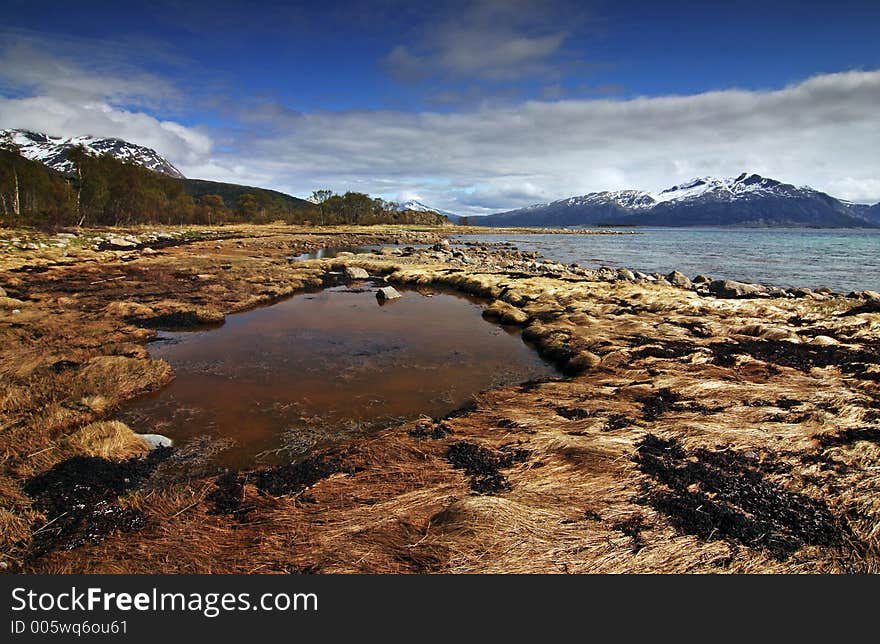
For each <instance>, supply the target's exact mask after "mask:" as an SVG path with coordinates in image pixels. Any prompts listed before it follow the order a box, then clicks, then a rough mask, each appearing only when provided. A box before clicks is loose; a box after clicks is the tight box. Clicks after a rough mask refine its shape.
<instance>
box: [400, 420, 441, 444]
mask: <svg viewBox="0 0 880 644" xmlns="http://www.w3.org/2000/svg"><path fill="white" fill-rule="evenodd" d="M451 433H452V428H451V427H450V426H449V423H446V422H443V421H441V422H439V423H435V422H421V423H419V424H418V425H416V426H415V427H414V428H413V429H411V430H409V431H408V432H407V434H409V435H410V436H412V437H413V438H433V439H436V440H439V439H441V438H446V437H447V436H449V435H450V434H451Z"/></svg>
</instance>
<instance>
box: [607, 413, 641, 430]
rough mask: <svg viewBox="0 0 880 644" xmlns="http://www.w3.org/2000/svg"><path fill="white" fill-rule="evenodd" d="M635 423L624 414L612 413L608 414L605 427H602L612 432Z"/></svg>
mask: <svg viewBox="0 0 880 644" xmlns="http://www.w3.org/2000/svg"><path fill="white" fill-rule="evenodd" d="M632 424H633V421H631V420H630V419H629V418H627V417H626V416H624V415H623V414H611V415H610V416H608V420H607V421H606V423H605V427H604V428H603V429H602V431H603V432H611V431H614V430H615V429H623V428H624V427H629V426H631V425H632Z"/></svg>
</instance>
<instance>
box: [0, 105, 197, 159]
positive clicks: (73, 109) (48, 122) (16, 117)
mask: <svg viewBox="0 0 880 644" xmlns="http://www.w3.org/2000/svg"><path fill="white" fill-rule="evenodd" d="M0 127H3V128H6V127H14V128H20V129H26V130H35V131H37V132H46V133H47V134H52V135H56V136H76V135H80V134H91V135H94V136H107V137H117V138H120V139H125V140H127V141H131V142H133V143H138V144H140V145H145V146H147V147H150V148H153V149H154V150H156V151H158V152H159V153H160V154H162V155H163V156H165V157H167V158H168V159H169V160H170V161H171V162H172V163H174V164H175V165H177V164H180V165H179V167H181V168H186V167H187V166H189V165H194V164H199V163H201V162H203V160H204V159H206V158H208V157H209V155H210V152H211V148H212V142H211V139H210V137H209V136H207V135H206V134H203V133H201V132H199V131H198V130H196V129H194V128H188V127H185V126H183V125H180V124H179V123H175V122H173V121H162V120H159V119H156V118H154V117H152V116H150V115H148V114H144V113H143V112H133V111H128V110H124V109H121V108H118V107H114V106H112V105H110V104H109V103H106V102H103V101H96V102H91V101H88V102H87V101H82V102H74V101H70V100H62V99H59V98H56V97H53V96H34V97H30V98H20V99H19V98H15V99H8V98H0ZM183 171H184V172H186V170H183Z"/></svg>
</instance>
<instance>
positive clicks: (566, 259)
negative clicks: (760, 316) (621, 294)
mask: <svg viewBox="0 0 880 644" xmlns="http://www.w3.org/2000/svg"><path fill="white" fill-rule="evenodd" d="M637 232H639V233H641V234H638V235H553V234H547V235H467V236H462V237H461V238H460V239H461V240H462V241H478V240H479V241H486V242H498V241H511V242H513V243H514V244H515V245H516V246H517V248H519V249H520V250H524V251H537V252H539V253H540V254H541V255H542V256H543V257H545V258H547V259H552V260H556V261H559V262H563V263H566V264H569V263H572V262H576V263H578V264H581V265H582V266H585V267H597V266H602V265H606V266H612V267H615V268H616V267H618V266H626V267H628V268H631V269H634V270H640V271H643V272H645V273H655V272H659V273H664V274H666V273H669V272H670V271H673V270H679V271H681V272H682V273H684V274H685V275H688V276H689V277H694V276H696V275H698V274H700V273H702V274H704V275H708V276H710V277H713V278H725V279H734V280H740V281H745V282H759V283H762V284H768V285H774V286H808V287H811V288H817V287H819V286H828V287H829V288H832V289H834V290H835V291H840V292H848V291H851V290H866V289H869V290H875V291H877V290H880V229H863V230H853V229H835V230H827V229H826V230H819V229H788V228H786V229H764V228H761V229H758V228H754V229H752V228H736V229H729V228H639V229H637Z"/></svg>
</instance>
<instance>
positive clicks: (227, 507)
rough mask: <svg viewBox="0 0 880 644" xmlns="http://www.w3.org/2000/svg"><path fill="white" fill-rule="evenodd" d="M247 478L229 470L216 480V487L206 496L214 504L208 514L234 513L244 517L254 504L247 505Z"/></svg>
mask: <svg viewBox="0 0 880 644" xmlns="http://www.w3.org/2000/svg"><path fill="white" fill-rule="evenodd" d="M246 480H247V479H246V478H245V477H244V476H242V475H240V474H239V473H238V472H227V473H226V474H223V475H221V476H218V477H217V479H216V480H215V481H214V489H213V490H212V491H211V492H210V493H209V494H208V495H207V496H206V497H205V500H207V501H209V502H210V503H211V505H212V507H211V509H210V510H209V511H208V514H232V515H235V516H236V517H237V518H239V519H242V518H244V517H245V515H247V513H248V512H250V511H251V510H253V506H245V505H243V502H244V494H245V490H244V484H245V482H246Z"/></svg>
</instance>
